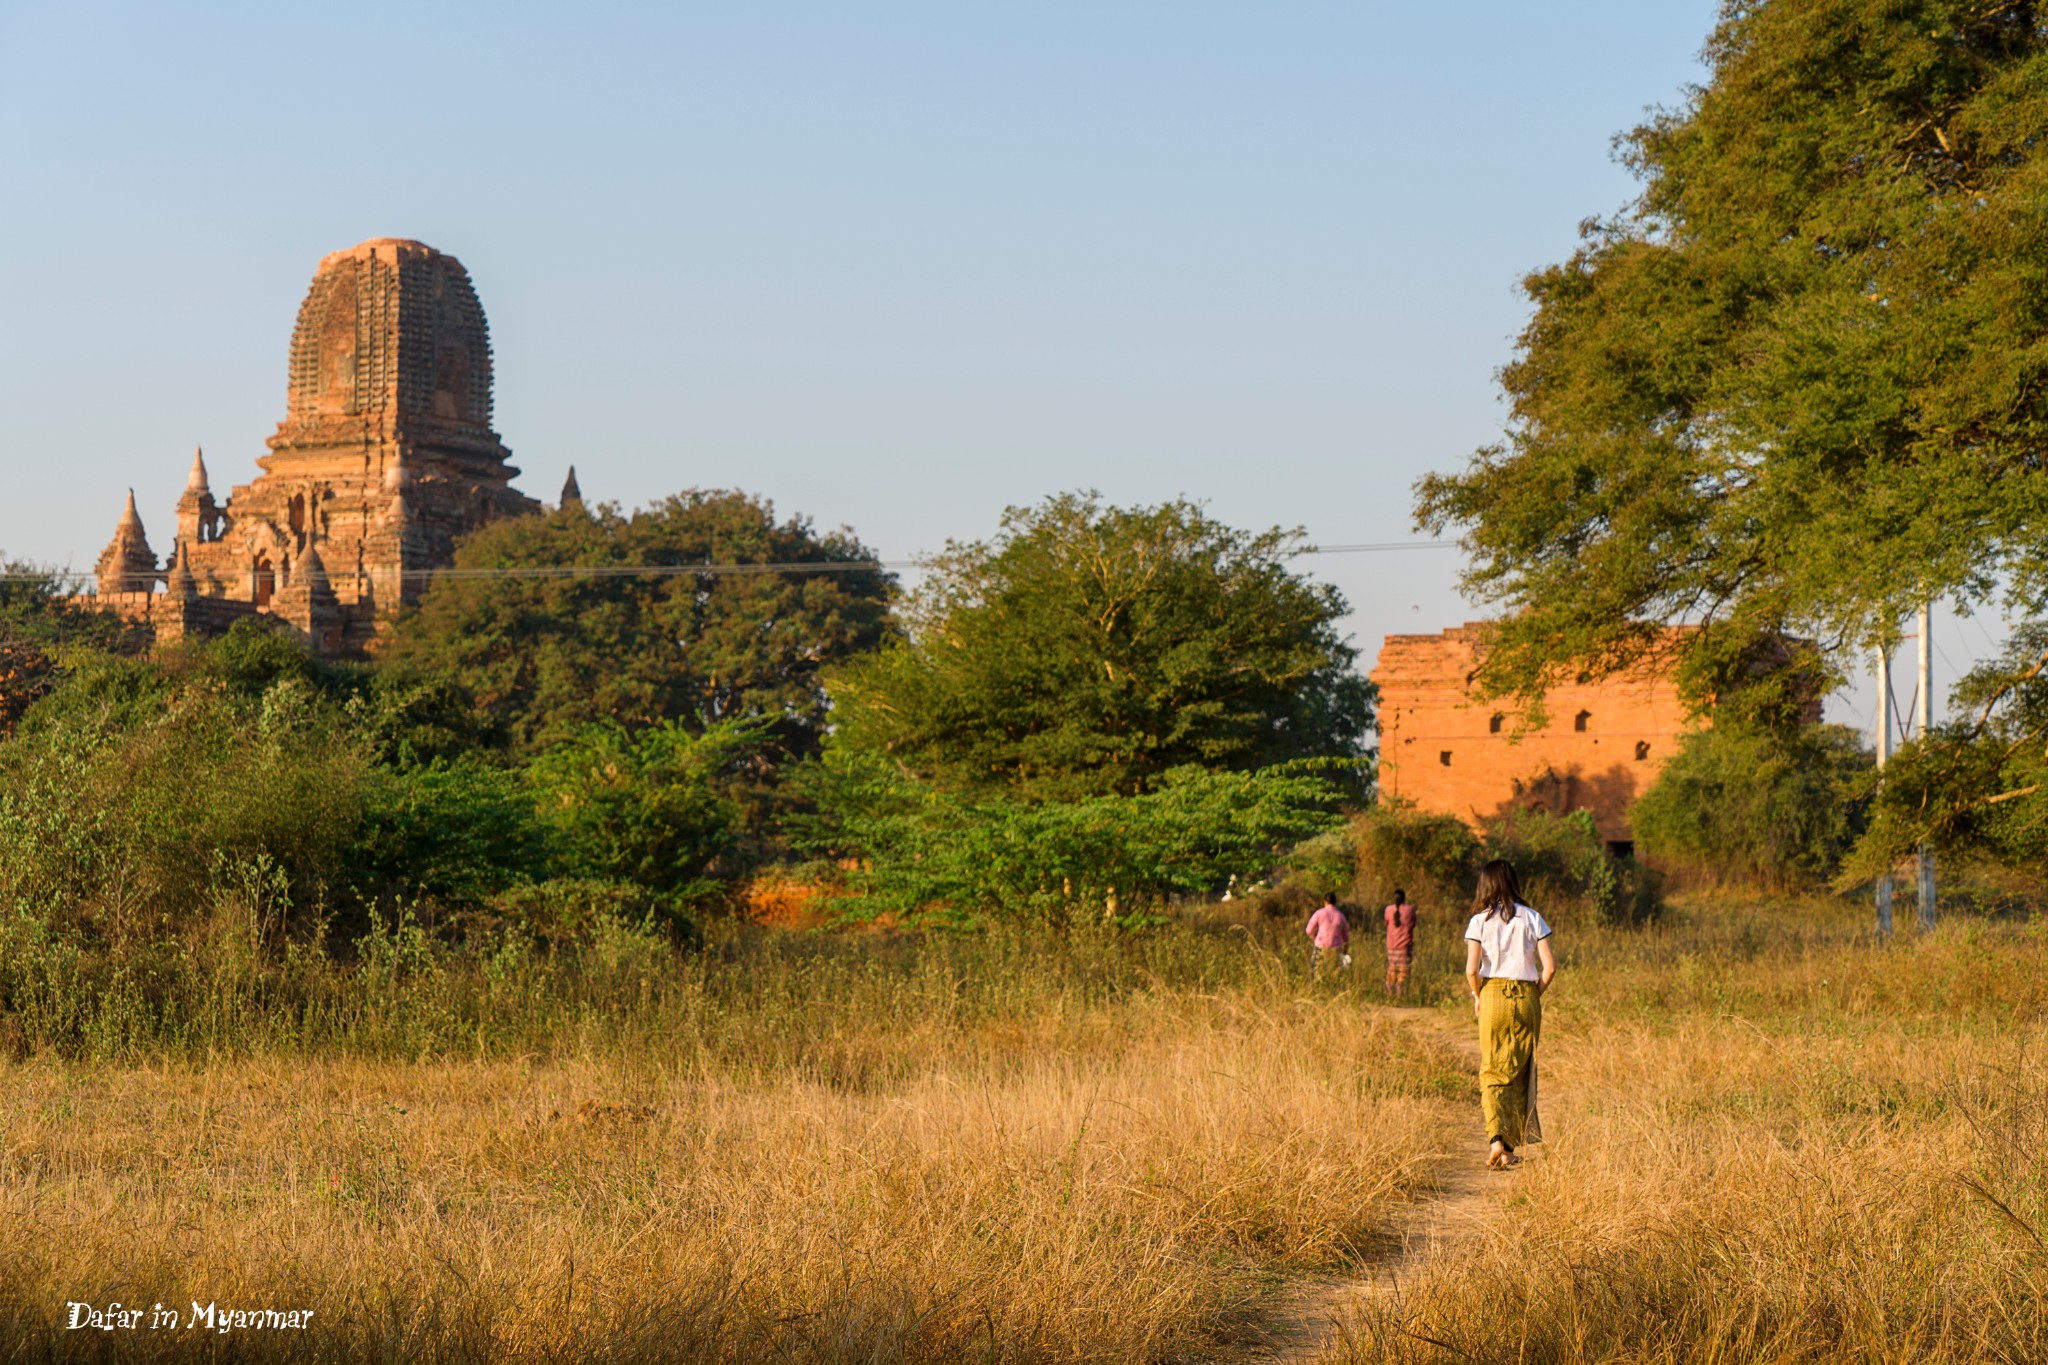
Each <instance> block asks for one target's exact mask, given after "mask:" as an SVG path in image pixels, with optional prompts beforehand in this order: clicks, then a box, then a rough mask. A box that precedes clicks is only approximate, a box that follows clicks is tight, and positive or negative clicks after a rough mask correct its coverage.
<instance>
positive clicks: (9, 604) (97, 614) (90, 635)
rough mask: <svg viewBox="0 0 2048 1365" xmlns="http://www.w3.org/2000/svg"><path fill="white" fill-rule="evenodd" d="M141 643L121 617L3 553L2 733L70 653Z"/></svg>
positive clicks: (53, 679)
mask: <svg viewBox="0 0 2048 1365" xmlns="http://www.w3.org/2000/svg"><path fill="white" fill-rule="evenodd" d="M140 644H141V640H140V636H139V633H138V632H137V631H136V630H135V629H134V628H133V627H132V626H130V625H128V624H127V623H126V622H124V621H122V620H121V618H119V617H117V616H115V615H113V614H112V613H110V612H103V611H95V610H93V609H92V608H90V607H89V606H86V605H83V604H81V603H79V602H77V601H75V600H74V599H72V598H71V597H70V596H69V595H67V594H66V593H65V592H64V591H63V584H62V580H61V579H60V578H59V577H58V576H57V575H55V574H53V573H50V572H48V571H45V570H41V569H38V568H36V567H35V566H34V565H31V564H25V563H21V562H19V561H15V560H9V559H5V558H0V739H4V738H6V737H7V736H8V735H10V734H12V733H13V732H14V727H15V725H16V724H17V723H19V721H20V720H21V718H22V716H23V715H24V714H25V713H26V712H27V711H28V709H29V708H30V707H31V706H33V705H34V704H35V702H36V699H37V698H39V697H41V696H43V695H44V694H46V693H48V692H49V691H50V690H51V689H52V688H53V687H55V686H56V685H57V683H58V681H59V679H60V677H61V676H62V673H63V665H62V663H61V662H60V661H61V659H62V658H63V657H64V656H65V654H66V653H68V652H74V651H77V652H83V653H87V654H92V653H96V652H99V651H105V650H117V649H118V650H124V651H126V652H130V653H133V652H135V651H136V650H137V649H138V648H139V647H140Z"/></svg>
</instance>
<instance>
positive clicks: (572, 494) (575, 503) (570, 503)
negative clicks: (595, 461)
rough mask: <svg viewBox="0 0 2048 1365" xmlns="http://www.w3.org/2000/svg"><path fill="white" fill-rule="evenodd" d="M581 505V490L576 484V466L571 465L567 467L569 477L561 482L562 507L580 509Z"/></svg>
mask: <svg viewBox="0 0 2048 1365" xmlns="http://www.w3.org/2000/svg"><path fill="white" fill-rule="evenodd" d="M582 505H583V489H582V487H581V486H579V485H578V484H577V482H576V466H575V465H573V464H572V465H570V466H569V477H568V478H567V479H565V480H564V481H563V482H562V506H564V507H581V506H582Z"/></svg>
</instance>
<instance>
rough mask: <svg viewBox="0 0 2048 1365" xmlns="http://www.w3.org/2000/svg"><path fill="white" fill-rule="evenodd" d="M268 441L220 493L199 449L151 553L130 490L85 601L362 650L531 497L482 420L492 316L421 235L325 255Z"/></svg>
mask: <svg viewBox="0 0 2048 1365" xmlns="http://www.w3.org/2000/svg"><path fill="white" fill-rule="evenodd" d="M268 444H269V446H270V453H269V454H268V455H264V456H259V457H258V458H257V461H256V463H257V464H258V465H260V466H261V467H262V469H263V473H262V474H260V475H258V476H257V477H256V478H255V479H253V480H251V481H250V482H249V483H247V484H244V485H242V486H240V487H237V488H236V489H234V491H233V492H232V493H230V494H229V496H228V497H227V499H226V500H225V501H222V502H216V501H215V500H214V496H213V492H212V490H211V488H210V487H209V486H208V483H207V472H206V463H205V460H204V459H203V457H200V456H197V455H195V456H194V458H193V461H192V471H191V474H190V476H189V477H188V478H187V480H186V484H185V493H184V496H183V497H181V498H180V499H179V500H178V513H177V515H178V535H177V541H176V544H175V546H174V547H173V549H172V551H171V556H170V558H169V560H168V561H167V562H166V563H165V564H164V565H163V566H162V567H161V568H160V567H159V566H158V564H157V561H156V556H155V554H154V553H153V552H151V550H150V548H149V542H148V539H147V537H146V536H145V534H144V532H143V527H142V520H141V518H140V517H139V516H138V515H137V513H136V509H135V495H134V493H133V492H130V493H129V495H128V504H127V507H126V508H125V510H124V511H123V513H122V515H121V520H120V524H119V526H118V527H117V528H116V530H115V533H114V539H113V542H112V543H111V544H110V545H108V547H107V550H106V553H105V554H103V555H102V556H101V557H100V561H99V566H98V576H97V577H98V582H97V587H98V591H97V593H95V594H94V595H93V596H92V597H90V598H88V599H87V600H89V601H92V602H94V603H95V604H96V605H98V606H100V607H103V608H105V609H108V610H112V611H118V612H119V613H120V614H121V615H123V616H124V617H127V618H128V619H129V620H131V621H134V622H136V623H138V624H140V625H144V626H146V627H147V628H148V629H149V630H150V631H151V632H152V633H153V634H154V635H155V637H156V638H157V639H159V640H164V639H170V638H174V637H176V636H179V635H183V634H186V633H198V634H215V633H218V632H219V631H222V630H225V629H226V628H227V627H228V626H229V625H231V624H233V622H234V621H235V620H237V619H239V618H242V617H249V616H263V617H266V618H269V619H271V620H274V621H277V622H279V623H281V624H283V625H286V626H288V627H289V628H290V629H292V630H293V631H294V632H296V633H297V634H298V635H299V636H300V637H302V638H303V639H305V640H306V641H307V642H308V643H310V644H311V645H312V646H313V648H314V649H315V650H316V651H318V652H319V653H322V654H326V655H348V654H357V653H360V652H361V651H362V650H363V648H364V647H365V646H366V645H367V644H368V643H369V642H370V641H371V640H372V639H373V638H374V637H375V635H376V633H377V632H378V630H379V628H380V624H381V623H382V622H383V621H385V620H387V619H388V618H389V616H390V614H391V613H392V612H393V611H394V610H395V609H396V608H397V607H398V606H399V605H400V604H401V603H403V602H410V601H414V600H416V599H417V598H418V595H419V593H420V591H421V589H422V588H423V587H424V586H425V582H426V579H427V577H428V576H429V575H430V573H431V572H432V571H433V570H435V569H440V568H445V567H447V566H448V565H449V564H450V563H452V562H453V558H454V549H455V541H456V540H457V538H459V537H460V536H462V535H464V534H466V533H467V532H470V531H473V530H475V529H477V528H478V527H480V526H483V525H484V524H486V523H488V522H491V521H494V520H496V519H498V518H500V517H514V516H523V515H527V514H530V513H534V512H538V511H539V510H540V504H539V503H538V502H535V501H534V500H533V499H532V498H529V497H527V496H526V495H525V494H524V493H521V492H519V491H517V490H516V489H514V488H513V487H512V486H511V481H512V479H513V477H514V476H515V475H517V474H518V473H519V471H518V470H517V469H514V468H513V467H512V466H511V465H510V464H508V463H506V460H507V457H508V456H509V455H510V452H509V451H508V450H506V448H505V445H504V443H503V442H502V441H500V440H499V439H498V434H497V433H496V432H495V431H493V430H491V341H490V331H489V327H488V326H487V324H486V323H485V321H484V310H483V306H482V305H481V304H480V303H479V302H478V301H477V296H476V290H475V289H474V288H472V287H471V285H470V281H469V273H468V272H467V271H465V270H464V269H463V268H462V263H461V262H460V261H458V260H456V259H455V258H454V257H453V256H447V255H443V254H442V253H441V252H438V251H435V250H434V249H433V248H431V247H428V246H424V245H422V244H421V243H419V242H412V241H405V240H402V239H399V238H392V237H380V238H377V239H376V240H374V241H368V242H364V243H362V244H361V245H360V246H356V247H352V248H350V249H349V250H347V251H337V252H335V253H334V254H333V255H331V256H329V257H327V258H326V259H325V260H323V261H321V262H320V267H319V269H318V270H317V271H315V272H314V275H313V283H312V287H311V288H310V289H309V290H308V291H307V293H306V299H305V302H304V303H303V304H301V305H300V307H299V318H298V325H297V326H296V327H295V328H294V329H293V331H292V345H291V368H290V376H289V389H288V398H287V403H286V409H285V418H284V421H283V422H281V423H280V424H279V425H278V428H277V434H276V435H274V436H272V437H271V438H270V440H269V442H268ZM572 478H573V476H572ZM160 585H161V587H162V589H163V590H162V591H159V590H158V589H159V586H160Z"/></svg>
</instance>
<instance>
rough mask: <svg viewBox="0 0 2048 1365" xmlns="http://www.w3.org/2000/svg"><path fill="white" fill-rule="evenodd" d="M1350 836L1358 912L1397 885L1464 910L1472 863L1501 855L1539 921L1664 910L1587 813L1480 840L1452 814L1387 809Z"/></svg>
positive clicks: (1358, 820)
mask: <svg viewBox="0 0 2048 1365" xmlns="http://www.w3.org/2000/svg"><path fill="white" fill-rule="evenodd" d="M1349 835H1350V839H1351V843H1352V846H1353V848H1354V849H1355V850H1356V866H1357V873H1356V876H1355V878H1354V880H1353V881H1352V884H1351V898H1352V900H1353V901H1354V902H1355V903H1357V904H1359V905H1362V906H1371V905H1380V904H1383V903H1385V902H1386V901H1387V900H1390V899H1391V898H1392V895H1393V892H1394V891H1395V889H1396V888H1399V889H1402V890H1406V891H1407V892H1408V893H1409V899H1410V900H1413V901H1418V902H1425V903H1433V904H1436V905H1443V906H1463V905H1466V904H1468V903H1469V902H1470V901H1471V899H1472V895H1473V892H1474V890H1475V889H1476V888H1477V886H1478V881H1479V868H1480V866H1481V865H1482V864H1484V863H1485V862H1486V861H1487V860H1488V859H1491V858H1505V859H1507V860H1508V861H1509V862H1510V863H1513V864H1514V866H1515V871H1516V874H1517V875H1518V876H1519V877H1520V878H1521V882H1522V893H1523V896H1524V898H1525V899H1526V900H1527V901H1528V902H1529V903H1530V904H1531V905H1533V906H1535V907H1536V908H1537V909H1538V910H1540V911H1542V912H1543V914H1544V915H1545V916H1546V917H1547V918H1552V919H1556V918H1558V917H1559V916H1563V917H1565V918H1566V919H1567V920H1568V919H1569V918H1571V917H1573V916H1576V915H1584V916H1587V917H1589V918H1593V919H1597V920H1599V921H1600V922H1602V923H1607V924H1639V923H1642V922H1644V921H1645V920H1648V919H1650V918H1652V917H1654V916H1655V915H1656V914H1657V913H1658V912H1659V910H1660V909H1661V908H1662V896H1661V889H1662V888H1661V885H1660V882H1659V879H1658V877H1657V875H1656V874H1655V872H1653V871H1652V870H1650V869H1648V868H1645V867H1642V866H1640V865H1638V864H1636V863H1634V862H1633V861H1631V860H1628V859H1621V858H1616V857H1615V856H1614V855H1613V854H1611V853H1609V852H1608V851H1607V845H1606V844H1605V843H1604V842H1602V840H1601V838H1600V833H1599V831H1598V829H1596V828H1595V827H1594V824H1593V817H1592V814H1591V813H1590V812H1588V811H1573V812H1572V813H1571V814H1569V815H1549V814H1544V813H1540V812H1528V811H1524V812H1518V813H1516V814H1515V815H1512V816H1510V817H1509V818H1507V819H1505V820H1501V821H1497V822H1495V823H1494V824H1492V825H1490V826H1488V827H1487V830H1486V832H1485V834H1484V835H1483V836H1481V835H1477V834H1474V833H1473V832H1472V830H1471V829H1470V828H1469V827H1468V826H1467V825H1466V824H1465V822H1464V821H1462V820H1460V819H1458V818H1457V817H1456V816H1454V815H1428V814H1424V813H1422V812H1420V811H1417V810H1415V809H1414V808H1413V807H1410V806H1406V805H1400V804H1393V803H1390V804H1386V805H1381V806H1375V807H1373V808H1372V809H1370V810H1366V811H1362V812H1360V813H1359V814H1357V815H1355V816H1353V817H1352V819H1351V824H1350V827H1349Z"/></svg>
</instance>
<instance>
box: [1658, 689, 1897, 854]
mask: <svg viewBox="0 0 2048 1365" xmlns="http://www.w3.org/2000/svg"><path fill="white" fill-rule="evenodd" d="M1870 770H1871V755H1870V753H1869V752H1868V751H1867V750H1865V749H1864V747H1863V744H1862V741H1861V740H1860V739H1859V738H1858V736H1857V735H1856V733H1855V732H1854V731H1852V730H1849V729H1846V728H1845V727H1843V726H1839V725H1810V726H1803V727H1800V728H1797V729H1794V730H1791V731H1789V732H1786V731H1781V730H1775V729H1766V728H1763V727H1759V726H1753V725H1748V724H1745V723H1743V722H1742V721H1741V720H1740V719H1738V718H1734V717H1731V718H1729V719H1728V720H1726V721H1724V722H1722V723H1720V724H1716V725H1713V726H1711V727H1708V728H1705V729H1701V730H1695V731H1693V732H1692V733H1690V734H1688V735H1687V736H1686V737H1685V738H1684V739H1683V740H1682V741H1681V742H1680V744H1679V748H1678V752H1677V753H1676V754H1674V755H1673V756H1672V758H1671V761H1670V762H1669V763H1667V764H1666V765H1665V766H1664V770H1663V771H1662V772H1660V773H1659V774H1658V775H1657V780H1656V782H1654V783H1652V784H1651V786H1650V789H1649V790H1648V791H1647V792H1644V793H1643V795H1642V798H1641V799H1640V800H1638V801H1637V802H1636V804H1635V809H1634V811H1633V813H1632V816H1631V818H1632V820H1633V821H1634V824H1635V832H1636V845H1637V847H1638V848H1639V849H1641V850H1642V852H1643V853H1645V854H1646V855H1649V856H1651V857H1654V858H1656V859H1657V860H1658V861H1660V862H1664V863H1668V864H1671V865H1673V866H1675V867H1682V868H1685V869H1687V870H1689V871H1692V872H1695V873H1699V874H1704V875H1706V876H1709V877H1712V878H1715V879H1717V880H1725V881H1734V882H1748V883H1752V884H1759V885H1765V886H1774V887H1795V886H1814V885H1818V884H1821V883H1824V882H1826V881H1827V880H1828V879H1829V878H1831V877H1833V876H1834V875H1835V873H1836V872H1837V871H1838V870H1839V869H1840V866H1841V863H1842V859H1843V858H1844V857H1845V856H1846V855H1847V854H1848V852H1849V850H1850V847H1851V846H1852V845H1853V844H1854V842H1855V840H1856V837H1857V835H1858V834H1859V833H1860V832H1861V831H1862V828H1863V811H1864V807H1865V805H1866V804H1867V799H1868V782H1867V779H1868V776H1869V773H1870Z"/></svg>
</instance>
